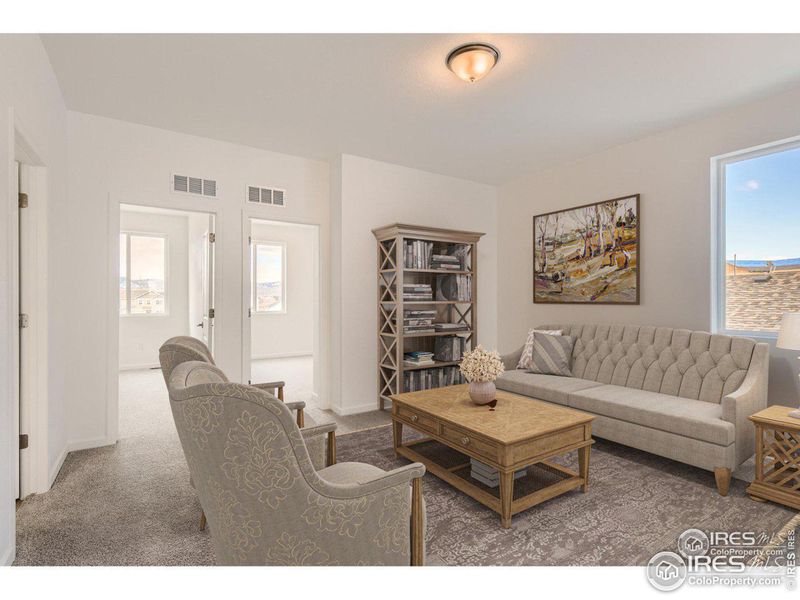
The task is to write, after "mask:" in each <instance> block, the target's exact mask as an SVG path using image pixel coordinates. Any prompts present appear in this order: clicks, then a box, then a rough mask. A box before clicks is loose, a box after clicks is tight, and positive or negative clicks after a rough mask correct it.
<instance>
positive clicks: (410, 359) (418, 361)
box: [403, 350, 436, 367]
mask: <svg viewBox="0 0 800 600" xmlns="http://www.w3.org/2000/svg"><path fill="white" fill-rule="evenodd" d="M403 362H404V363H405V364H406V365H408V366H410V367H419V366H424V365H435V364H436V363H435V362H434V360H433V352H423V351H419V350H418V351H415V352H406V353H405V354H404V355H403Z"/></svg>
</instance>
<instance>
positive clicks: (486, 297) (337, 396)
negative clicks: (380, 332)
mask: <svg viewBox="0 0 800 600" xmlns="http://www.w3.org/2000/svg"><path fill="white" fill-rule="evenodd" d="M337 166H339V168H338V173H337V175H336V176H335V178H332V183H333V186H332V190H331V194H330V197H331V221H332V224H333V230H332V231H331V237H332V244H333V245H332V250H333V253H334V256H333V263H334V266H333V269H334V277H333V280H332V283H333V287H332V296H333V306H332V309H333V311H334V312H333V315H334V317H333V321H334V323H338V324H339V325H338V327H336V328H335V329H334V331H333V336H334V337H333V340H332V350H331V352H332V357H333V366H334V373H333V376H332V387H333V388H334V389H333V393H332V396H331V397H332V402H333V410H335V411H336V412H338V413H340V414H351V413H356V412H363V411H366V410H374V409H375V408H376V407H377V405H378V382H377V366H376V359H377V353H378V340H377V337H376V333H375V332H376V327H377V319H378V309H377V306H376V298H377V294H378V291H377V286H378V282H377V274H376V261H377V258H376V256H377V247H376V244H377V242H376V241H375V237H374V236H373V235H372V229H374V228H376V227H380V226H382V225H389V224H391V223H409V224H413V225H429V226H432V227H446V228H450V229H464V230H469V231H480V232H483V233H485V234H486V235H484V236H483V238H481V241H480V242H479V244H478V274H479V275H478V322H479V324H480V326H479V330H478V338H479V341H480V342H481V343H482V344H485V345H486V346H488V347H494V346H495V344H496V342H497V304H496V301H497V279H496V276H497V228H496V192H495V188H494V187H492V186H489V185H484V184H480V183H475V182H472V181H467V180H464V179H456V178H454V177H446V176H443V175H437V174H434V173H428V172H425V171H419V170H416V169H409V168H406V167H401V166H398V165H393V164H389V163H385V162H379V161H375V160H369V159H366V158H360V157H357V156H350V155H345V156H342V157H341V158H340V161H339V162H338V163H337Z"/></svg>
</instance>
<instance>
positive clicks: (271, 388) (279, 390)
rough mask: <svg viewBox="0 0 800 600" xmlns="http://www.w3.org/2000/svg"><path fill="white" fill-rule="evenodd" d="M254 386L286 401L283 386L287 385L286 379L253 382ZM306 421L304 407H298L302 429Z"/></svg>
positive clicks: (299, 425) (299, 424) (299, 423)
mask: <svg viewBox="0 0 800 600" xmlns="http://www.w3.org/2000/svg"><path fill="white" fill-rule="evenodd" d="M250 385H252V386H253V387H254V388H258V389H259V390H264V391H267V392H270V393H271V394H272V395H273V396H275V397H276V398H277V399H278V400H280V401H281V402H283V401H284V397H283V388H284V387H286V382H285V381H268V382H266V383H251V384H250ZM305 423H306V419H305V415H304V414H303V407H302V406H300V407H297V426H298V427H300V428H301V429H302V428H303V426H304V425H305Z"/></svg>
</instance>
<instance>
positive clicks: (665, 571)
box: [647, 552, 687, 592]
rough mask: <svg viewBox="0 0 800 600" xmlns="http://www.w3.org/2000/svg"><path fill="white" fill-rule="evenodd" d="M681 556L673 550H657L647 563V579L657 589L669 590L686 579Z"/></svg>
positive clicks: (684, 566) (676, 587)
mask: <svg viewBox="0 0 800 600" xmlns="http://www.w3.org/2000/svg"><path fill="white" fill-rule="evenodd" d="M686 574H687V568H686V563H685V562H684V560H683V557H682V556H680V555H679V554H676V553H675V552H659V553H658V554H656V555H655V556H654V557H653V558H651V559H650V562H648V563H647V581H649V582H650V585H652V586H653V587H654V588H656V589H657V590H661V591H662V592H671V591H672V590H676V589H678V588H679V587H681V586H682V585H683V583H684V582H685V581H686Z"/></svg>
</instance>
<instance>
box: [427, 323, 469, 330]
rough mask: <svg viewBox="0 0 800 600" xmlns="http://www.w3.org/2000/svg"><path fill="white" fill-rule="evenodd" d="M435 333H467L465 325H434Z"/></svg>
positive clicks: (467, 328)
mask: <svg viewBox="0 0 800 600" xmlns="http://www.w3.org/2000/svg"><path fill="white" fill-rule="evenodd" d="M433 327H434V329H436V331H469V325H468V324H467V323H434V325H433Z"/></svg>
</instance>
